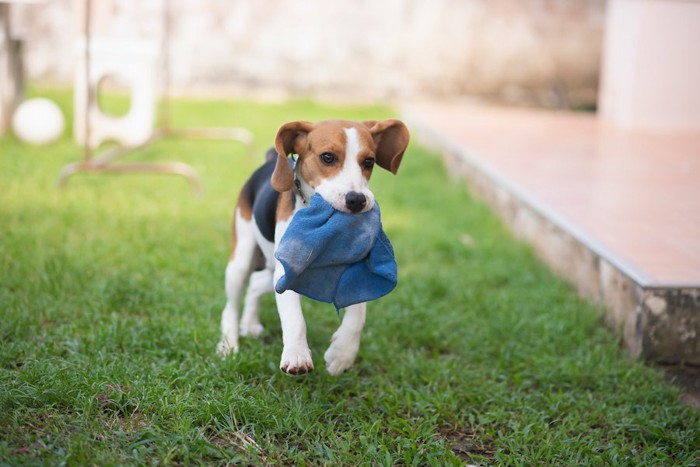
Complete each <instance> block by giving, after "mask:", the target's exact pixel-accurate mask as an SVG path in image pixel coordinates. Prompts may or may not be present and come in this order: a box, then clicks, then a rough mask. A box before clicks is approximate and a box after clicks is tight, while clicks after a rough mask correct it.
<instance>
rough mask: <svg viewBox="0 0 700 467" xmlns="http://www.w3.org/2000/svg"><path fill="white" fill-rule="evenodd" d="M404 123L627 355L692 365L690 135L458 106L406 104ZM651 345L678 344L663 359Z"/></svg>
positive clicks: (695, 244) (577, 117) (693, 163)
mask: <svg viewBox="0 0 700 467" xmlns="http://www.w3.org/2000/svg"><path fill="white" fill-rule="evenodd" d="M405 116H406V118H407V120H408V121H409V122H410V124H412V126H413V127H414V128H415V129H416V130H417V133H418V134H419V135H420V136H419V137H422V139H423V141H424V142H428V143H431V144H433V145H436V146H438V147H439V148H441V149H442V150H444V153H445V156H446V161H447V163H448V164H451V165H452V166H453V169H454V171H457V172H460V173H461V174H462V175H463V176H464V177H465V178H466V179H467V181H468V184H469V185H470V186H471V188H472V189H473V191H475V192H476V193H477V194H478V195H480V196H481V197H482V198H484V199H486V200H487V201H488V202H489V203H490V204H491V205H492V206H493V207H494V209H495V210H496V211H497V212H498V213H499V214H500V215H501V216H502V217H504V219H505V220H506V222H507V223H508V224H509V225H510V226H511V228H513V230H514V231H515V232H516V234H518V235H520V236H521V237H523V238H525V239H527V240H528V241H531V242H532V243H533V244H534V245H535V249H536V250H537V252H538V254H540V256H541V257H542V258H543V259H544V260H545V261H546V262H548V263H549V264H550V265H551V266H552V267H553V268H554V269H555V270H556V271H558V272H559V273H561V274H562V275H564V276H565V277H567V278H569V279H570V280H571V281H572V282H573V283H574V284H575V285H576V286H577V288H578V289H579V291H580V292H581V293H582V294H583V295H586V296H589V297H591V298H593V299H594V300H596V301H599V302H602V303H604V304H605V305H606V306H607V307H608V308H609V309H610V316H611V318H610V322H611V325H613V326H615V327H616V328H619V329H622V334H623V336H624V338H625V341H626V343H627V345H628V347H630V349H631V350H632V351H633V353H635V354H638V355H641V356H644V357H647V358H655V359H661V360H678V359H680V360H686V361H700V133H649V132H641V131H629V130H623V129H620V128H616V127H614V126H612V125H608V124H605V123H603V122H601V121H599V120H598V119H597V118H596V117H595V115H592V114H572V113H559V112H545V111H535V110H527V109H499V108H493V107H483V106H477V105H474V104H470V103H466V102H450V103H440V102H422V103H415V104H412V105H411V106H409V107H408V108H407V109H405ZM661 321H663V323H665V324H663V323H662V324H663V326H662V327H663V328H664V329H663V330H661V329H660V328H659V325H660V324H659V323H660V322H661ZM645 326H647V327H648V329H646V330H645ZM681 328H682V329H681ZM652 331H653V332H652ZM649 332H651V334H652V336H651V337H650V336H649V335H648V334H649ZM660 334H664V335H665V334H669V338H671V339H676V340H679V342H676V345H675V346H671V347H673V348H672V349H671V348H668V346H667V345H666V344H663V345H661V344H659V342H656V341H654V340H655V339H656V340H658V339H659V338H660V337H659V336H660ZM671 335H675V337H671ZM650 339H651V340H650ZM652 341H654V342H652ZM661 347H663V348H661ZM681 347H682V349H681ZM679 352H680V354H681V355H675V356H674V355H673V354H678V353H679ZM678 357H680V358H678Z"/></svg>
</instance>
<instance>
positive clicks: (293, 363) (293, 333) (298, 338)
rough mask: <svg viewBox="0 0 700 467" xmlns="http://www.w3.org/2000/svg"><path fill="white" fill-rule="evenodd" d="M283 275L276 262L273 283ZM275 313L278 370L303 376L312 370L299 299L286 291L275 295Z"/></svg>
mask: <svg viewBox="0 0 700 467" xmlns="http://www.w3.org/2000/svg"><path fill="white" fill-rule="evenodd" d="M283 274H284V269H283V267H282V265H281V264H280V263H279V261H278V262H277V265H276V267H275V274H274V281H275V283H277V280H279V278H280V277H281V276H282V275H283ZM275 299H276V301H277V312H278V313H279V315H280V322H281V323H282V343H283V345H284V348H283V349H282V359H281V360H280V370H282V371H284V372H285V373H287V374H290V375H303V374H306V373H309V372H310V371H311V370H313V369H314V362H313V360H311V350H309V344H308V343H307V342H306V322H305V321H304V315H303V314H302V312H301V297H300V296H299V294H298V293H296V292H292V291H291V290H288V291H286V292H284V293H281V294H279V293H276V294H275Z"/></svg>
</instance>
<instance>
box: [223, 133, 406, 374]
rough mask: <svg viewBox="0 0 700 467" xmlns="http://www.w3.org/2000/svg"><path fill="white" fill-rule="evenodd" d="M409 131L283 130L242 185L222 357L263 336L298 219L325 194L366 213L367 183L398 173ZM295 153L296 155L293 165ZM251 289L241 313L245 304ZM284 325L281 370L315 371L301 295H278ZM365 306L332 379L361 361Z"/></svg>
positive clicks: (353, 320)
mask: <svg viewBox="0 0 700 467" xmlns="http://www.w3.org/2000/svg"><path fill="white" fill-rule="evenodd" d="M408 140H409V133H408V129H407V128H406V126H405V125H404V124H403V123H402V122H401V121H399V120H384V121H368V122H352V121H343V120H325V121H320V122H318V123H310V122H306V121H297V122H290V123H286V124H284V125H282V127H281V128H280V129H279V131H278V132H277V136H276V138H275V150H276V154H275V151H274V150H272V149H271V150H270V152H268V160H267V162H266V163H265V164H264V165H262V166H261V167H260V168H259V169H258V170H257V171H256V172H255V173H253V175H252V176H251V178H250V179H249V180H248V182H247V183H246V184H245V186H244V187H243V189H242V191H241V193H240V196H239V199H238V204H237V206H236V209H235V215H234V221H233V240H232V253H231V257H230V259H229V262H228V266H227V267H226V298H227V302H226V306H225V308H224V310H223V313H222V317H221V332H222V336H221V341H220V342H219V344H218V346H217V351H218V353H219V354H220V355H221V356H226V355H229V354H230V353H231V352H234V353H235V352H237V351H238V336H239V335H240V336H255V337H257V336H259V335H260V334H261V333H262V332H263V326H262V325H261V324H260V318H259V314H258V308H259V302H260V298H261V296H262V295H263V294H265V293H267V292H273V291H274V284H275V283H277V281H278V280H279V278H280V277H282V275H283V274H284V270H283V268H282V265H281V264H280V262H279V261H278V260H276V259H275V256H274V253H275V251H276V248H277V246H278V245H279V242H280V239H281V238H282V236H283V234H284V232H285V230H286V228H287V227H288V226H289V223H290V221H291V220H292V218H293V216H294V215H295V213H296V212H297V211H298V210H300V209H302V208H304V207H305V206H307V205H308V202H309V199H310V198H311V196H312V195H314V194H319V195H320V196H321V197H323V199H324V200H325V201H326V202H327V203H329V204H330V205H331V206H332V207H333V208H334V209H336V210H338V211H342V212H346V213H360V212H366V211H368V210H370V209H372V208H373V206H374V204H375V199H374V194H373V193H372V191H370V189H369V180H370V177H371V175H372V171H373V169H374V167H375V164H376V165H379V167H381V168H383V169H386V170H389V171H390V172H392V173H394V174H395V173H396V172H397V170H398V169H399V165H400V164H401V159H402V158H403V154H404V152H405V150H406V147H407V146H408ZM289 155H296V162H295V163H293V164H290V161H289V160H288V156H289ZM246 283H247V284H248V289H247V293H246V295H245V300H244V303H243V313H242V316H241V318H240V324H239V320H238V315H239V302H240V300H241V298H242V293H243V289H244V287H245V285H246ZM275 295H276V296H275V298H276V303H277V310H278V313H279V317H280V321H281V325H282V341H283V350H282V358H281V361H280V369H281V370H282V371H283V372H285V373H287V374H292V375H301V374H306V373H308V372H310V371H311V370H313V368H314V364H313V361H312V359H311V351H310V350H309V346H308V344H307V341H306V323H305V321H304V317H303V315H302V310H301V300H300V296H299V294H297V293H296V292H293V291H291V290H288V291H285V292H283V293H276V294H275ZM366 308H367V307H366V303H360V304H357V305H351V306H349V307H347V308H346V310H345V314H344V316H343V319H342V322H341V324H340V327H339V328H338V330H337V331H336V332H335V333H334V334H333V338H332V340H331V345H330V347H329V348H328V350H327V351H326V353H325V355H324V359H325V363H326V368H327V370H328V372H329V373H330V374H332V375H338V374H340V373H342V372H343V371H345V370H346V369H348V368H349V367H350V366H352V364H353V363H354V361H355V357H356V356H357V352H358V350H359V346H360V334H361V332H362V328H363V326H364V322H365V311H366Z"/></svg>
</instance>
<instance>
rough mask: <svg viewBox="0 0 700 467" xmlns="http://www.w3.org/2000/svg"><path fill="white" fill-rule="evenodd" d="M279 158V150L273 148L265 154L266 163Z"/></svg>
mask: <svg viewBox="0 0 700 467" xmlns="http://www.w3.org/2000/svg"><path fill="white" fill-rule="evenodd" d="M276 157H277V149H275V148H274V146H273V147H271V148H270V149H268V150H267V152H266V153H265V162H267V161H270V160H272V159H275V158H276Z"/></svg>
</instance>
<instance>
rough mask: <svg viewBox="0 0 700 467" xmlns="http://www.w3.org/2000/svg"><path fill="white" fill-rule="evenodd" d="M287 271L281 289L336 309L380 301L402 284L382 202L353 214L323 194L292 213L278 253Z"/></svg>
mask: <svg viewBox="0 0 700 467" xmlns="http://www.w3.org/2000/svg"><path fill="white" fill-rule="evenodd" d="M275 258H277V259H278V260H279V261H280V262H281V263H282V266H284V275H283V276H282V277H281V278H280V279H279V280H278V281H277V284H276V285H275V290H276V291H277V292H278V293H282V292H284V291H285V290H293V291H295V292H297V293H299V294H301V295H304V296H306V297H309V298H312V299H314V300H318V301H322V302H326V303H333V304H334V305H335V308H336V311H339V310H340V309H341V308H345V307H346V306H349V305H353V304H355V303H361V302H366V301H369V300H375V299H377V298H379V297H382V296H384V295H386V294H388V293H389V292H391V291H392V290H393V289H394V287H396V279H397V270H396V260H395V259H394V250H393V249H392V247H391V243H390V242H389V238H387V236H386V234H385V233H384V230H382V223H381V216H380V213H379V205H378V204H377V203H375V204H374V207H373V208H372V209H371V210H370V211H367V212H364V213H357V214H348V213H345V212H341V211H338V210H336V209H334V208H333V207H332V206H331V205H330V204H328V203H327V202H326V201H325V200H324V199H323V198H322V197H321V196H320V195H318V194H315V195H313V196H312V197H311V199H310V204H309V206H308V207H305V208H302V209H300V210H299V211H298V212H297V213H296V215H295V216H294V217H293V218H292V221H291V222H290V224H289V227H288V228H287V231H286V232H285V233H284V235H283V236H282V241H281V242H280V246H279V248H278V249H277V251H276V252H275Z"/></svg>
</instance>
